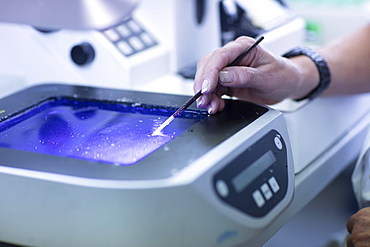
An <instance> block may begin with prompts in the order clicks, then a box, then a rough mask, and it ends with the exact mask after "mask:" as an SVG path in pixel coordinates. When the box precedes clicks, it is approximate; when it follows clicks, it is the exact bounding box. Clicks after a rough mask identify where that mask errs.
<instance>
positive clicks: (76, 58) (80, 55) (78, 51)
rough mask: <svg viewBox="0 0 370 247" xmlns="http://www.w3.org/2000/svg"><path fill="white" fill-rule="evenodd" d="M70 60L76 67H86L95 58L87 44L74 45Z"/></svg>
mask: <svg viewBox="0 0 370 247" xmlns="http://www.w3.org/2000/svg"><path fill="white" fill-rule="evenodd" d="M71 58H72V60H73V62H75V63H76V64H78V65H87V64H89V63H91V62H92V61H93V60H94V58H95V50H94V47H93V46H92V45H91V44H89V43H81V44H78V45H75V46H74V47H73V48H72V50H71Z"/></svg>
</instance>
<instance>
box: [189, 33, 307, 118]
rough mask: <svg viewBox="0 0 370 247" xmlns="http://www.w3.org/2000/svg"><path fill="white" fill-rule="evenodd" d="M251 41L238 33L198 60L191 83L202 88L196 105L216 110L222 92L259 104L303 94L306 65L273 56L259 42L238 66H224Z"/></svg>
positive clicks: (222, 106)
mask: <svg viewBox="0 0 370 247" xmlns="http://www.w3.org/2000/svg"><path fill="white" fill-rule="evenodd" d="M254 42H255V40H254V39H252V38H248V37H240V38H238V39H236V40H235V41H232V42H230V43H228V44H226V45H225V46H224V47H221V48H219V49H217V50H215V51H214V52H213V53H210V54H208V55H206V56H204V57H203V58H201V59H200V60H199V61H198V65H197V73H196V76H195V82H194V87H193V88H194V92H198V91H199V90H202V92H203V96H202V97H200V98H199V100H198V102H197V103H198V107H203V108H207V109H208V112H209V113H210V114H214V113H217V112H218V111H221V110H222V109H223V108H224V106H225V103H224V101H223V99H222V98H221V96H222V95H228V96H234V97H237V98H239V99H241V100H246V101H252V102H255V103H260V104H275V103H277V102H279V101H281V100H283V99H285V98H289V97H294V96H295V95H296V96H300V95H305V93H306V91H307V87H302V84H303V78H302V75H303V72H302V71H304V70H306V69H305V68H304V66H303V65H304V64H303V63H301V62H298V63H297V62H293V61H298V60H294V59H296V58H298V57H296V58H294V59H286V58H283V57H280V56H275V55H273V54H272V53H270V52H268V51H267V50H265V49H264V48H262V47H261V46H259V45H258V46H257V47H255V48H254V49H253V50H252V51H251V52H250V53H249V54H248V55H247V56H246V57H245V58H244V59H242V60H241V61H240V62H239V64H238V66H233V67H227V66H228V65H229V64H230V63H231V62H232V61H234V60H235V59H236V58H237V57H238V56H239V55H240V54H241V53H243V52H244V51H245V50H246V49H248V48H249V47H250V46H251V45H252V44H253V43H254ZM301 57H302V56H301ZM304 59H307V58H303V60H304ZM301 60H302V58H301ZM305 62H307V61H305ZM308 63H312V62H311V61H309V62H308ZM311 66H312V65H311ZM304 90H306V91H304ZM302 91H304V92H302Z"/></svg>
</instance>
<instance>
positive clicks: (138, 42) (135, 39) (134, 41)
mask: <svg viewBox="0 0 370 247" xmlns="http://www.w3.org/2000/svg"><path fill="white" fill-rule="evenodd" d="M129 42H130V44H131V45H132V46H133V47H134V48H135V50H137V51H139V50H142V49H144V47H145V45H144V43H143V42H142V41H141V40H140V39H139V38H138V37H136V36H133V37H131V38H130V39H129Z"/></svg>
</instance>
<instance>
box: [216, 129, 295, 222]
mask: <svg viewBox="0 0 370 247" xmlns="http://www.w3.org/2000/svg"><path fill="white" fill-rule="evenodd" d="M287 162H288V161H287V148H286V144H285V142H284V139H283V138H282V136H281V135H280V134H279V132H277V131H276V130H271V131H270V132H268V133H267V134H266V135H265V136H263V137H262V138H260V139H259V140H258V141H256V142H255V143H254V144H253V145H252V146H250V147H248V148H247V149H246V150H245V151H244V152H243V153H242V154H240V155H239V156H238V157H236V158H235V159H233V160H232V161H231V162H230V163H229V164H228V165H227V166H226V167H224V168H223V169H221V170H220V171H218V172H217V173H216V174H215V175H214V177H213V186H214V189H215V191H216V194H217V195H218V197H219V198H220V199H221V200H222V201H224V202H225V203H227V204H229V205H231V206H233V207H235V208H237V209H238V210H240V211H242V212H244V213H246V214H248V215H250V216H253V217H256V218H258V217H263V216H265V215H266V214H267V213H268V212H269V211H271V210H272V209H273V208H274V207H275V206H276V205H277V204H278V203H279V202H280V201H281V200H282V199H283V198H284V197H285V195H286V193H287V189H288V163H287Z"/></svg>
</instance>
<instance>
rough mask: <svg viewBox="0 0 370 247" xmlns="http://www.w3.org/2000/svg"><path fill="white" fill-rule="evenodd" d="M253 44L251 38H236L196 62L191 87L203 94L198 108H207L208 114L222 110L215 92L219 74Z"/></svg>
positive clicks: (221, 104)
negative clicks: (195, 71)
mask: <svg viewBox="0 0 370 247" xmlns="http://www.w3.org/2000/svg"><path fill="white" fill-rule="evenodd" d="M254 42H255V41H254V39H252V38H248V37H242V38H238V39H237V40H235V41H232V42H230V43H228V44H226V45H225V46H224V47H221V48H219V49H217V50H215V51H214V52H212V53H210V54H208V55H206V56H204V57H203V58H201V59H200V60H199V61H198V64H197V73H196V76H195V82H194V86H193V89H194V92H198V91H199V90H202V93H203V96H202V97H201V98H199V100H198V101H197V103H198V107H203V108H207V109H208V112H210V114H213V113H216V112H218V111H220V110H222V109H223V107H224V102H223V100H222V99H221V96H222V94H220V91H218V92H216V90H217V86H218V85H219V81H220V74H219V73H220V71H221V70H222V69H223V68H225V67H227V66H228V65H229V64H230V63H231V62H232V61H234V60H235V59H236V58H237V57H238V56H239V55H240V54H241V53H242V52H244V51H245V50H246V49H247V48H248V47H250V46H251V45H252V44H253V43H254ZM225 76H226V77H225ZM227 76H228V75H227V74H224V77H222V78H223V79H225V78H227ZM231 76H232V74H231ZM229 80H230V78H229ZM223 91H225V90H223Z"/></svg>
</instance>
